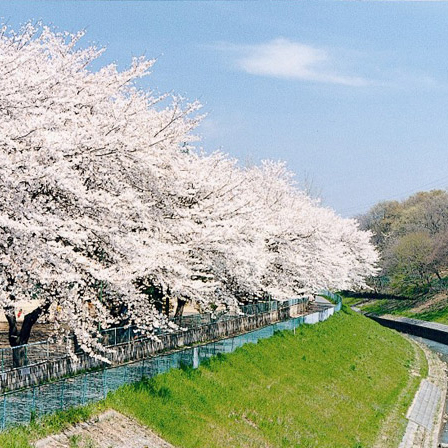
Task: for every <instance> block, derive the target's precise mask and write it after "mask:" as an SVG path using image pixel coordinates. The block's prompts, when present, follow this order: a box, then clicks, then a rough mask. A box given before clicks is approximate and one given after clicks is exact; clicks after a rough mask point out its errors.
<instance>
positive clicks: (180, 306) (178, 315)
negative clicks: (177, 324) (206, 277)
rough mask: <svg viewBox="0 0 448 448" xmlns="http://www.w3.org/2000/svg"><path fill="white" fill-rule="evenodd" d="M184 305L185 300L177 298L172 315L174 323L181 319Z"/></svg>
mask: <svg viewBox="0 0 448 448" xmlns="http://www.w3.org/2000/svg"><path fill="white" fill-rule="evenodd" d="M186 303H187V301H186V300H183V299H179V297H178V298H177V306H176V312H175V313H174V319H175V320H176V321H180V320H181V319H182V314H183V313H184V308H185V304H186Z"/></svg>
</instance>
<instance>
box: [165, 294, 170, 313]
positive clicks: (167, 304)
mask: <svg viewBox="0 0 448 448" xmlns="http://www.w3.org/2000/svg"><path fill="white" fill-rule="evenodd" d="M165 315H166V317H170V296H169V295H168V294H167V295H166V296H165Z"/></svg>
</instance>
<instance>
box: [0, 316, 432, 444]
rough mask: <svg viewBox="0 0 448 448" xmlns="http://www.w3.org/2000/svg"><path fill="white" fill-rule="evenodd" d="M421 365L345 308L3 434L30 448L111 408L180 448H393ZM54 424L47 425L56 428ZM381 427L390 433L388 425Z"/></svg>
mask: <svg viewBox="0 0 448 448" xmlns="http://www.w3.org/2000/svg"><path fill="white" fill-rule="evenodd" d="M411 370H413V371H417V372H419V373H420V375H422V376H424V375H426V361H425V360H424V357H422V354H421V352H420V351H419V349H417V348H416V347H415V346H414V345H413V344H411V343H410V342H408V341H407V340H406V339H404V338H403V337H401V336H400V335H398V334H397V333H395V332H392V331H390V330H387V329H385V328H383V327H380V326H379V325H378V324H376V323H375V322H373V321H371V320H368V319H366V318H364V317H363V316H359V315H356V314H354V313H352V312H351V311H347V309H346V308H344V310H343V311H342V312H340V313H338V314H337V315H335V316H333V317H332V318H331V319H329V320H328V321H326V322H323V323H320V324H317V325H313V326H303V327H300V328H299V329H298V330H297V331H296V334H295V335H294V334H293V333H292V332H288V331H286V332H281V333H277V334H276V335H274V336H273V337H272V338H269V339H267V340H262V341H260V342H259V343H258V344H256V345H255V344H247V345H245V346H244V347H242V348H240V349H238V350H237V351H236V352H234V353H233V354H230V355H225V356H218V357H216V358H213V359H211V360H210V361H209V362H208V363H206V364H205V365H202V366H201V367H200V368H199V369H197V370H192V369H189V368H185V369H181V370H172V371H170V372H168V373H166V374H163V375H159V376H157V377H155V378H153V379H151V380H144V381H141V382H139V383H137V384H134V385H129V386H125V387H123V388H121V389H120V390H118V391H117V392H115V393H113V394H109V396H108V397H107V399H106V400H105V402H103V403H101V404H99V405H94V406H90V407H87V408H83V409H81V410H75V411H72V414H70V413H60V414H58V415H57V416H54V417H51V418H50V419H44V420H43V422H42V423H41V424H38V423H34V424H33V425H32V426H31V427H28V428H19V429H15V430H13V431H10V432H7V433H5V434H3V435H0V446H1V447H2V448H23V447H28V442H29V441H31V440H36V439H37V438H38V437H41V436H42V435H43V434H47V433H50V432H57V431H59V430H60V429H61V428H62V427H64V425H66V423H67V421H71V422H73V421H77V420H78V419H83V418H88V416H90V415H92V414H94V413H97V412H100V411H101V410H103V409H105V408H107V407H112V408H115V409H116V410H118V411H120V412H123V413H125V414H127V415H129V416H131V417H134V418H136V419H137V420H139V421H140V422H141V423H143V424H144V425H147V426H149V427H150V428H152V429H153V430H154V431H155V432H156V433H158V434H160V435H161V436H162V437H163V438H165V439H166V440H167V441H169V442H171V443H172V444H174V445H175V446H179V447H207V448H213V447H275V448H277V447H303V448H306V447H326V448H331V447H341V448H342V447H344V448H355V447H356V448H361V447H366V448H367V447H369V448H370V447H372V446H373V444H374V442H375V440H376V439H377V438H378V436H379V434H380V432H381V433H382V434H383V435H384V434H387V438H388V441H387V442H384V443H382V444H381V446H382V447H384V448H386V447H387V446H390V447H392V446H397V445H398V442H399V439H400V437H401V434H402V433H403V431H404V427H405V423H406V422H405V419H404V414H405V413H406V410H407V407H408V406H409V404H410V403H411V401H412V398H413V396H414V394H415V391H416V390H417V387H418V383H419V381H420V377H416V376H415V375H411V374H410V372H411ZM52 419H53V420H52ZM386 419H387V428H384V422H385V421H386Z"/></svg>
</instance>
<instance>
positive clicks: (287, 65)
mask: <svg viewBox="0 0 448 448" xmlns="http://www.w3.org/2000/svg"><path fill="white" fill-rule="evenodd" d="M233 48H234V49H239V50H240V51H241V52H242V53H243V56H241V57H240V58H239V59H238V61H237V64H238V67H239V68H240V69H242V70H244V71H245V72H247V73H250V74H252V75H261V76H270V77H275V78H286V79H302V80H307V81H315V82H323V83H332V84H343V85H347V86H365V85H369V84H371V82H370V81H369V80H367V79H365V78H361V77H357V76H346V75H343V74H338V73H337V71H336V70H335V69H334V67H332V65H333V62H334V61H333V60H332V59H331V57H330V55H329V54H328V52H327V51H326V50H323V49H320V48H316V47H312V46H310V45H304V44H301V43H298V42H292V41H290V40H288V39H284V38H278V39H274V40H272V41H270V42H267V43H264V44H259V45H246V46H241V47H233Z"/></svg>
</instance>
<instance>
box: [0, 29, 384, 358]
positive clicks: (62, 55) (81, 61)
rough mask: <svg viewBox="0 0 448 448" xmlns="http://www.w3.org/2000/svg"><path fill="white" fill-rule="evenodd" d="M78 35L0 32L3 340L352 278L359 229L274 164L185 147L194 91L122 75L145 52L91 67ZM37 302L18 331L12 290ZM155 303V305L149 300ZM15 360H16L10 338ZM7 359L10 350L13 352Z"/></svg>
mask: <svg viewBox="0 0 448 448" xmlns="http://www.w3.org/2000/svg"><path fill="white" fill-rule="evenodd" d="M83 35H84V33H83V32H80V33H77V34H69V33H57V32H55V31H53V30H51V29H49V28H48V27H45V26H40V25H36V26H33V25H31V24H27V25H25V26H24V27H23V28H22V29H21V30H20V31H19V32H17V33H16V32H14V31H12V30H10V29H9V28H8V27H6V26H4V27H3V28H2V30H1V34H0V155H1V158H2V164H1V166H0V179H1V180H0V306H2V307H3V309H4V310H5V313H6V316H7V319H8V322H9V328H10V331H9V336H10V343H11V345H12V346H19V345H21V344H24V343H26V342H27V341H28V339H29V336H30V332H31V328H32V326H33V325H34V323H35V322H36V321H38V319H40V320H42V319H47V318H48V316H49V315H50V314H51V315H52V317H53V318H52V326H53V330H54V332H55V334H56V335H59V336H64V335H67V334H74V335H75V337H76V339H77V342H78V344H79V347H80V348H82V349H83V350H84V351H86V352H88V353H90V354H92V356H100V357H101V354H102V353H104V351H105V350H106V349H105V348H104V347H103V345H102V342H101V339H100V338H99V335H98V328H109V327H111V326H114V325H115V326H116V325H121V324H126V325H130V324H134V325H137V326H138V327H139V328H140V329H141V330H142V331H145V332H147V333H148V334H151V333H153V332H154V331H156V330H158V329H160V328H165V329H170V328H173V326H174V324H173V323H171V322H170V321H169V320H168V319H167V317H168V316H167V315H166V314H167V311H168V310H167V306H166V304H167V302H168V301H169V300H170V299H175V300H176V302H177V304H178V309H177V315H178V316H180V315H181V313H182V309H183V306H184V304H185V303H187V302H189V303H191V304H193V305H194V306H195V307H196V308H198V309H199V310H203V311H213V310H214V309H216V308H217V307H218V306H223V307H225V308H227V309H235V308H237V307H238V305H239V304H241V303H248V302H251V301H255V300H260V299H263V298H266V297H268V296H272V297H274V298H276V299H286V298H290V297H293V296H296V295H300V294H305V293H316V292H318V290H319V289H321V288H329V289H330V288H343V287H348V285H350V286H352V285H362V284H363V282H364V278H365V277H366V276H368V275H372V274H374V273H375V264H376V261H377V254H376V252H375V250H374V249H373V246H372V245H371V244H370V242H369V238H370V234H369V233H368V232H362V231H360V230H359V229H358V228H357V225H356V223H355V222H354V221H353V220H346V219H342V218H340V217H338V216H337V215H336V214H335V213H334V212H333V211H331V210H329V209H326V208H323V207H321V206H320V204H319V203H318V202H317V201H316V200H313V199H311V198H310V197H308V196H307V195H306V194H305V193H304V192H302V191H300V189H298V188H297V185H296V184H295V183H294V181H293V176H292V174H291V173H290V172H288V171H287V169H286V168H285V165H284V164H282V163H274V162H264V163H263V164H262V165H260V166H256V167H251V168H243V167H241V166H239V165H238V162H237V161H236V160H234V159H231V158H230V157H228V156H226V155H225V154H222V153H219V152H217V153H212V154H206V153H202V152H200V151H198V150H196V149H195V147H194V146H193V142H194V141H195V139H196V138H195V136H194V135H193V133H192V131H193V129H194V128H195V127H196V125H197V124H198V122H199V120H200V119H201V117H200V116H199V115H198V112H197V111H198V109H199V107H200V105H199V104H198V103H196V102H193V103H186V102H185V101H184V100H183V99H182V98H178V97H172V96H169V95H161V96H160V95H154V94H153V93H151V92H150V91H146V90H142V89H140V88H138V80H139V79H140V78H142V77H145V76H147V75H148V74H149V72H150V69H151V67H152V65H153V64H154V61H153V60H146V59H144V58H138V59H134V60H133V61H132V64H131V66H130V67H129V68H128V69H126V70H123V71H119V70H118V69H117V67H116V66H115V65H113V64H109V65H106V66H104V67H102V68H100V69H98V70H94V69H93V68H91V67H92V63H93V62H94V61H96V60H97V59H98V58H99V57H100V56H101V54H102V53H103V51H104V50H103V49H98V48H96V47H94V46H89V47H87V48H81V46H80V43H79V41H80V39H81V38H82V37H83ZM30 298H38V299H39V303H40V305H39V306H38V307H37V308H36V309H35V310H34V311H32V312H31V313H29V314H28V315H26V316H25V319H24V323H23V325H22V327H21V329H20V330H19V329H18V325H17V322H16V316H15V304H16V303H17V301H18V300H21V299H30ZM163 311H164V312H165V313H164V312H163ZM17 353H19V355H18V358H20V351H18V352H17ZM17 363H20V360H18V361H17Z"/></svg>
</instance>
